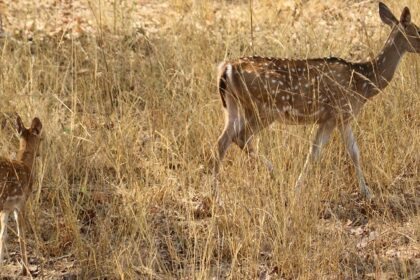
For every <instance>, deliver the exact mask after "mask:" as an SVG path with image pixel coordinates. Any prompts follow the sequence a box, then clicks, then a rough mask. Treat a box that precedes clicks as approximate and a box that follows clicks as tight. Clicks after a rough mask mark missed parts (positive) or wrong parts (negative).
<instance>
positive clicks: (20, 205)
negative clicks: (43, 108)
mask: <svg viewBox="0 0 420 280" xmlns="http://www.w3.org/2000/svg"><path fill="white" fill-rule="evenodd" d="M16 128H17V132H18V133H19V136H20V148H19V151H18V153H17V158H16V160H9V159H7V158H0V224H1V229H0V267H1V266H2V262H3V254H4V246H5V243H6V235H7V233H6V231H7V222H8V218H9V215H10V213H11V212H13V213H14V216H15V219H16V224H17V233H18V237H19V244H20V250H21V254H22V260H23V268H22V274H23V275H26V274H27V272H28V271H29V268H28V259H27V256H26V246H25V238H24V227H23V223H24V208H25V203H26V200H27V199H28V197H29V195H30V194H31V192H32V183H33V179H34V173H33V165H34V161H35V157H36V156H37V154H38V148H39V144H40V140H41V139H40V134H41V129H42V123H41V121H40V120H39V119H38V118H34V119H33V120H32V124H31V127H30V128H29V129H27V128H25V126H24V125H23V123H22V119H21V118H20V117H19V116H17V119H16ZM0 271H1V269H0Z"/></svg>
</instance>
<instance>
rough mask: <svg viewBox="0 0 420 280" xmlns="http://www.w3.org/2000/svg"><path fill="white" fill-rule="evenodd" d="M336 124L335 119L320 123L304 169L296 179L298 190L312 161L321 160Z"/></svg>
mask: <svg viewBox="0 0 420 280" xmlns="http://www.w3.org/2000/svg"><path fill="white" fill-rule="evenodd" d="M335 126H336V124H335V121H329V122H326V123H322V124H320V125H319V127H318V130H317V132H316V134H315V139H314V140H313V142H312V145H311V148H310V150H309V153H308V156H307V157H306V161H305V164H304V165H303V169H302V171H301V173H300V175H299V177H298V179H297V181H296V186H295V189H296V191H300V188H301V187H302V184H303V181H304V179H305V177H306V175H307V173H308V171H309V169H310V167H311V165H312V163H314V162H316V161H318V160H319V157H320V155H321V151H322V148H323V146H324V145H325V144H326V143H328V140H329V139H330V136H331V133H332V132H333V130H334V128H335Z"/></svg>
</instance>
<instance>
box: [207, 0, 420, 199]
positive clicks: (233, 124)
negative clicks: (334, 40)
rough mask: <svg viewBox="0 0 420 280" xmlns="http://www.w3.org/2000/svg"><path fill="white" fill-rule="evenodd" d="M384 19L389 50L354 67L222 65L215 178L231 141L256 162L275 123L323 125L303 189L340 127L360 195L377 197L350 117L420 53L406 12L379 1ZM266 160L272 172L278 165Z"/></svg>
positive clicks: (333, 62)
mask: <svg viewBox="0 0 420 280" xmlns="http://www.w3.org/2000/svg"><path fill="white" fill-rule="evenodd" d="M379 15H380V17H381V19H382V22H383V23H385V24H387V25H389V26H390V27H391V28H392V31H391V34H390V35H389V37H388V40H387V41H386V43H385V45H384V47H383V49H382V51H381V52H380V53H379V54H378V55H377V56H376V57H375V58H374V59H373V60H370V61H367V62H361V63H352V62H349V61H346V60H344V59H340V58H334V57H328V58H317V59H306V60H289V59H278V58H270V57H268V58H267V57H259V56H252V57H244V58H240V59H236V60H231V61H226V62H223V63H221V64H220V66H219V69H218V70H219V72H218V83H219V84H218V85H219V92H220V96H221V98H222V103H223V107H224V108H225V109H226V112H227V117H226V123H225V128H224V130H223V132H222V134H221V135H220V137H219V140H218V160H217V161H216V164H215V175H216V176H217V174H218V173H219V168H220V163H221V161H222V160H223V157H224V155H225V153H226V150H227V149H228V147H229V145H230V144H231V143H232V142H233V143H235V144H237V145H238V146H239V147H240V148H241V149H243V150H244V151H246V152H247V153H248V155H249V156H250V157H254V158H257V155H256V154H255V152H254V149H253V147H252V137H253V135H254V134H255V133H257V132H258V131H259V130H261V129H263V128H265V127H267V126H268V125H270V124H271V123H272V122H274V121H276V120H279V121H282V122H284V123H286V124H318V125H319V127H318V130H317V132H316V135H315V139H314V141H313V143H312V145H311V148H310V151H309V154H308V156H307V159H306V162H305V164H304V166H303V170H302V171H301V173H300V175H299V177H298V180H297V183H296V188H299V187H300V186H301V185H302V182H303V180H304V177H305V174H306V173H307V172H308V169H309V167H310V165H311V164H312V163H313V162H315V161H316V160H318V158H319V155H320V153H321V149H322V147H323V146H324V145H325V144H326V143H327V142H328V139H329V138H330V135H331V133H332V131H333V130H334V128H336V127H337V128H338V129H339V131H340V133H341V136H342V139H343V141H344V143H345V145H346V148H347V151H348V152H349V154H350V157H351V159H352V161H353V164H354V167H355V169H356V176H357V180H358V183H359V187H360V191H361V193H362V195H363V196H364V197H366V198H368V199H370V198H371V197H372V193H371V190H370V189H369V188H368V186H367V185H366V182H365V178H364V176H363V172H362V168H361V166H360V155H359V149H358V147H357V143H356V139H355V137H354V135H353V131H352V128H351V126H350V122H351V119H352V118H354V117H355V116H356V115H357V114H358V113H359V112H360V110H361V109H362V107H363V105H364V104H365V103H366V101H368V100H369V99H371V98H372V97H374V96H375V95H377V94H378V93H380V92H381V91H382V90H383V89H384V88H385V87H386V86H387V85H388V84H389V83H390V82H391V80H392V77H393V76H394V73H395V70H396V68H397V66H398V64H399V62H400V61H401V58H402V57H403V55H404V54H405V53H407V52H409V53H419V52H420V29H419V28H418V27H417V26H416V25H415V24H414V23H412V22H411V15H410V10H409V9H408V8H407V7H406V8H404V10H403V12H402V14H401V17H400V20H398V19H397V18H396V17H395V16H394V15H393V14H392V12H391V11H390V9H389V8H388V7H387V6H386V5H385V4H383V3H379ZM264 162H265V164H266V165H267V167H268V168H269V170H270V171H271V170H272V164H271V163H270V162H269V161H267V160H265V159H264Z"/></svg>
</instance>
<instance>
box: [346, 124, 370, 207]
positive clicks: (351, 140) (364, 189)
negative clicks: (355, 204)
mask: <svg viewBox="0 0 420 280" xmlns="http://www.w3.org/2000/svg"><path fill="white" fill-rule="evenodd" d="M339 130H340V133H341V137H342V138H343V141H344V144H345V145H346V149H347V151H348V153H349V155H350V157H351V160H352V161H353V165H354V168H355V169H356V176H357V181H358V183H359V188H360V192H361V194H362V195H363V196H364V197H365V198H367V199H372V197H373V196H372V192H371V190H370V189H369V187H368V186H367V185H366V181H365V177H364V175H363V171H362V168H361V166H360V152H359V147H358V146H357V142H356V138H355V137H354V135H353V130H352V129H351V126H350V125H349V124H344V125H341V126H340V127H339Z"/></svg>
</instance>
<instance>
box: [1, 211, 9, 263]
mask: <svg viewBox="0 0 420 280" xmlns="http://www.w3.org/2000/svg"><path fill="white" fill-rule="evenodd" d="M8 220H9V213H7V212H6V211H3V212H0V224H1V228H0V267H1V266H2V264H3V256H4V247H5V246H6V238H7V221H8Z"/></svg>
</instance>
